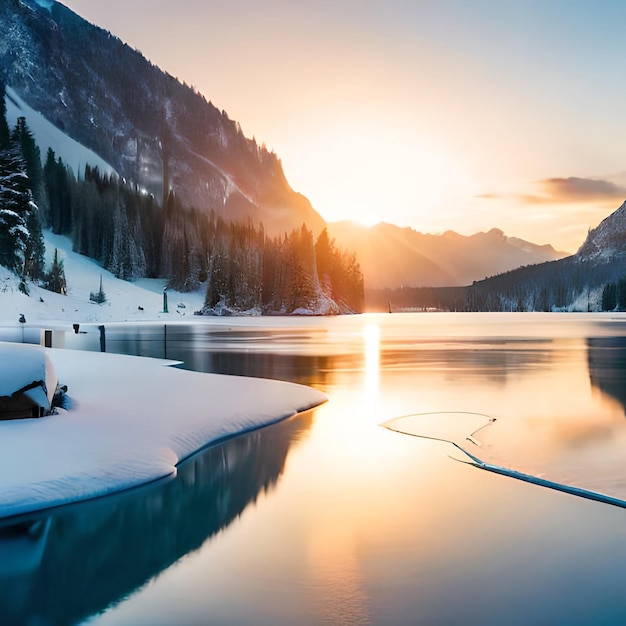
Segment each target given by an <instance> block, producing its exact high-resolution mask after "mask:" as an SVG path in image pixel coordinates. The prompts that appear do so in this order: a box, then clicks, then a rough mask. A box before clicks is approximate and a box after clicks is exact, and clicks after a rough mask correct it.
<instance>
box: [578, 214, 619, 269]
mask: <svg viewBox="0 0 626 626" xmlns="http://www.w3.org/2000/svg"><path fill="white" fill-rule="evenodd" d="M620 254H626V202H624V203H623V204H622V206H620V207H619V209H617V210H616V211H615V212H613V213H611V215H609V216H608V217H607V218H605V219H604V220H602V222H600V224H599V225H598V226H597V228H594V229H593V230H590V231H589V235H587V239H586V240H585V243H583V245H582V246H581V247H580V249H579V250H578V252H577V253H576V259H577V260H579V261H599V262H606V261H609V260H611V259H612V258H613V257H614V256H616V255H620Z"/></svg>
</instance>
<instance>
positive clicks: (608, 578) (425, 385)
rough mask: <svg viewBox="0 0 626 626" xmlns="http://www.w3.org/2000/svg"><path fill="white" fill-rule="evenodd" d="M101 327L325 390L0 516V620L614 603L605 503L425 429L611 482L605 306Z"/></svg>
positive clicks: (117, 344) (579, 617) (622, 384)
mask: <svg viewBox="0 0 626 626" xmlns="http://www.w3.org/2000/svg"><path fill="white" fill-rule="evenodd" d="M83 330H86V331H87V332H86V334H85V335H83V336H82V337H80V336H77V337H76V338H75V339H71V338H69V337H68V345H69V344H70V343H71V341H75V342H79V341H83V342H84V343H85V345H87V344H88V345H90V346H93V345H94V341H95V340H94V337H96V338H97V332H98V331H97V329H96V328H89V327H87V328H85V329H83ZM70 339H71V341H70ZM95 343H97V341H96V342H95ZM106 347H107V351H117V352H125V353H129V354H132V353H139V354H146V355H151V356H159V357H162V356H167V357H168V358H171V359H180V360H183V361H184V362H185V367H189V368H191V369H197V370H200V371H206V372H220V373H228V374H235V375H245V376H261V377H269V378H278V379H284V380H291V381H295V382H299V383H303V384H307V385H311V386H314V387H316V388H318V389H321V390H323V391H324V392H325V393H326V394H327V395H328V397H329V402H328V403H327V404H325V405H323V406H321V407H319V408H318V409H316V410H314V411H312V412H309V413H306V414H303V415H300V416H297V417H295V418H293V419H289V420H286V421H284V422H281V423H279V424H276V425H274V426H271V427H268V428H263V429H261V430H258V431H255V432H252V433H249V434H246V435H244V436H240V437H235V438H233V439H231V440H229V441H227V442H225V443H223V444H221V445H217V446H214V447H212V448H210V449H209V450H207V451H206V452H204V453H202V454H200V455H198V456H196V457H195V458H194V459H192V460H191V461H189V462H187V463H186V464H184V465H183V466H182V467H180V469H179V472H178V475H177V477H176V478H174V479H169V480H165V481H162V482H160V483H157V484H153V485H151V486H149V487H146V488H142V489H138V490H134V491H130V492H127V493H125V494H122V495H120V496H114V497H109V498H103V499H99V500H96V501H93V502H88V503H82V504H75V505H71V506H67V507H63V508H60V509H56V510H54V511H51V512H48V513H47V514H44V515H40V516H31V517H27V518H25V519H23V520H20V524H19V525H15V524H13V525H12V526H7V525H6V524H5V525H4V527H2V528H0V623H1V624H13V623H15V624H70V623H82V622H89V623H91V624H98V625H101V624H102V625H110V624H115V625H125V626H126V625H129V624H150V625H157V624H163V625H166V624H167V625H171V624H190V625H196V624H225V625H230V624H232V625H241V624H255V625H257V624H260V625H264V624H267V625H280V624H290V625H291V624H303V625H308V624H332V625H341V624H355V625H356V624H384V625H387V624H428V625H431V624H524V625H527V624H568V625H569V624H623V623H626V509H625V508H620V506H612V505H609V504H604V503H601V502H596V501H593V500H589V499H587V498H584V497H577V496H575V495H570V494H568V493H562V492H560V491H557V490H554V489H551V488H546V487H543V486H538V485H536V484H533V483H528V482H524V481H521V480H516V479H514V478H511V477H509V476H503V475H498V474H496V473H493V472H490V471H484V470H483V469H480V468H479V467H476V466H473V465H471V464H468V463H467V461H468V460H469V457H467V456H466V455H464V453H463V452H462V450H460V449H459V448H457V447H455V446H454V445H453V444H452V443H447V442H446V441H449V442H454V443H456V444H458V445H459V446H460V447H461V448H463V449H466V450H468V451H470V452H471V453H472V454H474V455H476V456H477V457H480V458H481V459H482V460H484V461H487V462H488V463H490V464H495V465H497V466H498V467H503V468H507V469H512V470H514V471H516V472H519V473H523V474H527V475H529V476H531V477H538V478H540V479H544V480H547V481H551V483H555V484H563V485H574V486H577V487H580V488H582V489H584V490H587V491H590V492H597V493H602V494H607V495H611V496H613V497H615V498H616V502H619V501H621V500H626V453H625V450H626V419H625V408H626V316H624V315H609V314H606V315H599V314H598V315H595V314H563V315H560V314H545V315H544V314H430V313H424V314H394V315H360V316H351V317H339V318H314V319H307V318H293V319H292V318H256V319H242V318H228V319H197V318H195V319H193V320H191V323H183V322H181V323H177V324H168V325H167V327H165V328H164V327H163V325H160V326H157V325H149V324H147V325H141V326H126V325H115V326H107V327H106ZM70 392H71V390H70ZM172 392H173V393H175V390H172ZM210 402H211V399H210V398H207V403H208V404H210ZM401 416H409V417H405V418H402V419H396V420H395V421H394V422H393V423H392V424H393V425H394V426H395V427H397V428H398V429H400V430H403V431H405V432H406V433H408V434H401V433H399V432H394V431H392V430H389V429H387V428H384V427H382V426H381V424H382V423H383V422H387V421H389V420H393V419H394V418H400V417H401ZM493 418H495V421H490V420H492V419H493ZM468 436H472V439H467V437H468ZM425 437H429V438H425ZM433 438H436V439H444V440H446V441H436V440H434V439H433ZM461 461H462V462H461Z"/></svg>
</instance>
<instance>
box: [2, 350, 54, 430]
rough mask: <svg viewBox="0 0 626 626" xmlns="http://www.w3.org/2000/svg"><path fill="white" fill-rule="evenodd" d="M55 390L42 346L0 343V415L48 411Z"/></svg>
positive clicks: (38, 414) (22, 415)
mask: <svg viewBox="0 0 626 626" xmlns="http://www.w3.org/2000/svg"><path fill="white" fill-rule="evenodd" d="M57 390H58V379H57V375H56V372H55V369H54V366H53V365H52V362H51V361H50V359H49V358H48V355H47V354H46V352H45V350H44V349H43V348H40V347H39V346H32V345H27V344H17V343H0V419H18V418H27V417H43V416H44V415H49V414H50V413H51V412H52V409H53V405H54V398H55V394H56V393H57Z"/></svg>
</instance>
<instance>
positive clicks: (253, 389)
mask: <svg viewBox="0 0 626 626" xmlns="http://www.w3.org/2000/svg"><path fill="white" fill-rule="evenodd" d="M0 348H1V346H0ZM49 356H50V359H51V360H52V362H53V364H54V366H55V368H56V371H57V375H58V378H59V381H60V382H61V383H63V384H65V385H67V386H68V399H69V407H68V409H67V410H66V409H60V410H59V413H58V414H57V415H51V416H48V417H44V418H38V419H25V420H12V421H4V422H0V435H1V436H0V455H1V456H2V459H3V462H4V464H5V467H6V468H10V471H8V470H7V471H5V472H3V474H2V476H1V477H0V517H8V516H13V515H18V514H21V513H26V512H31V511H35V510H41V509H45V508H49V507H52V506H58V505H61V504H65V503H69V502H75V501H79V500H84V499H89V498H94V497H98V496H103V495H107V494H111V493H114V492H117V491H121V490H125V489H129V488H131V487H135V486H139V485H142V484H145V483H148V482H151V481H154V480H157V479H159V478H163V477H166V476H168V475H171V474H173V473H175V472H176V466H177V465H178V463H180V462H181V461H182V460H184V459H185V458H187V457H189V456H191V455H193V454H194V453H196V452H198V451H199V450H201V449H202V448H204V447H206V446H207V445H209V444H211V443H215V442H217V441H220V440H223V439H225V438H228V437H231V436H235V435H237V434H241V433H243V432H246V431H249V430H253V429H256V428H260V427H262V426H265V425H268V424H271V423H274V422H277V421H280V420H282V419H285V418H287V417H290V416H293V415H295V414H297V413H300V412H302V411H306V410H308V409H311V408H314V407H315V406H318V405H319V404H322V403H323V402H325V401H326V399H327V398H326V396H325V395H324V394H323V393H321V392H319V391H317V390H315V389H312V388H309V387H305V386H302V385H297V384H294V383H287V382H282V381H273V380H263V379H255V378H244V377H235V376H223V375H218V374H202V373H198V372H190V371H186V370H181V369H177V368H173V367H168V365H172V362H171V361H162V360H158V359H149V358H143V357H129V356H122V355H115V354H101V353H93V352H80V351H73V350H55V349H52V350H49Z"/></svg>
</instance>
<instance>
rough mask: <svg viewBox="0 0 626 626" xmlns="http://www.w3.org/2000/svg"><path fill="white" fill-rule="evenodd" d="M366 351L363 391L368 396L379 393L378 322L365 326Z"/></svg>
mask: <svg viewBox="0 0 626 626" xmlns="http://www.w3.org/2000/svg"><path fill="white" fill-rule="evenodd" d="M363 341H364V352H365V376H364V379H363V391H364V393H365V394H366V395H367V396H368V397H370V398H371V397H373V396H376V395H377V394H378V391H379V385H380V328H379V326H378V324H367V325H366V326H365V327H364V328H363Z"/></svg>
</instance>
